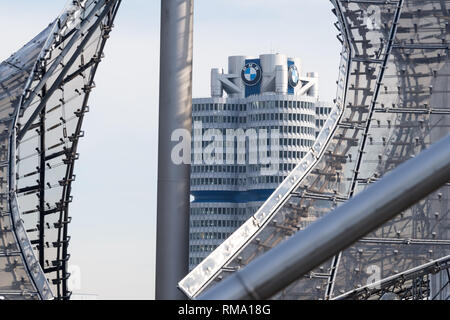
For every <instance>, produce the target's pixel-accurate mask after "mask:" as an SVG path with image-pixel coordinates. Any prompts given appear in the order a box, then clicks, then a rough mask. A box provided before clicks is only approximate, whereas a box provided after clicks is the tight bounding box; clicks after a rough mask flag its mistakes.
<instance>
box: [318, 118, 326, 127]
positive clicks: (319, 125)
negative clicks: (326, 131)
mask: <svg viewBox="0 0 450 320" xmlns="http://www.w3.org/2000/svg"><path fill="white" fill-rule="evenodd" d="M325 121H326V120H316V127H317V128H322V127H323V125H324V124H325Z"/></svg>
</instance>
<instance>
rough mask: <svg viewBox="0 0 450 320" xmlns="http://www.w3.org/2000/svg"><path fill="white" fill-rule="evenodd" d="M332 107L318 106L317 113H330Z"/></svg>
mask: <svg viewBox="0 0 450 320" xmlns="http://www.w3.org/2000/svg"><path fill="white" fill-rule="evenodd" d="M330 113H331V108H330V107H317V108H316V114H325V115H326V114H330Z"/></svg>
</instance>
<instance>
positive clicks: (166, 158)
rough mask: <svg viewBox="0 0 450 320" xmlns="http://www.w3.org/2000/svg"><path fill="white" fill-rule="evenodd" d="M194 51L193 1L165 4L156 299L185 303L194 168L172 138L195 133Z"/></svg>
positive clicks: (167, 0)
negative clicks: (177, 155) (180, 159)
mask: <svg viewBox="0 0 450 320" xmlns="http://www.w3.org/2000/svg"><path fill="white" fill-rule="evenodd" d="M192 47H193V0H162V1H161V51H160V54H161V57H160V62H161V64H160V92H159V97H160V98H159V99H160V100H159V147H158V205H157V244H156V246H157V248H156V299H164V300H166V299H184V298H185V297H184V295H183V294H182V293H181V292H180V291H178V289H177V283H178V281H180V280H181V279H182V278H183V277H184V276H185V275H186V274H187V273H188V271H189V270H188V269H189V264H188V262H189V261H188V259H189V205H190V202H189V198H190V197H189V190H190V164H184V163H183V164H181V165H176V164H175V163H174V162H173V161H172V159H171V153H172V148H173V146H174V143H173V142H172V141H171V138H172V133H173V132H174V131H175V130H177V129H186V130H188V132H191V127H192V120H191V110H192V56H193V50H192ZM176 143H177V142H176ZM186 143H187V145H188V146H190V141H188V142H186ZM186 151H189V157H190V150H186Z"/></svg>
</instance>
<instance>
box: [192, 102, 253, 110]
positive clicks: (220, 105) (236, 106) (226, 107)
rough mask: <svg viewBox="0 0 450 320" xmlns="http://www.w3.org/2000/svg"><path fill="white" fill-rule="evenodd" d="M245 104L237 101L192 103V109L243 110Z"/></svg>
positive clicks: (245, 107)
mask: <svg viewBox="0 0 450 320" xmlns="http://www.w3.org/2000/svg"><path fill="white" fill-rule="evenodd" d="M246 109H247V106H246V105H245V104H237V103H194V104H193V105H192V111H194V112H198V111H240V112H242V111H245V110H246Z"/></svg>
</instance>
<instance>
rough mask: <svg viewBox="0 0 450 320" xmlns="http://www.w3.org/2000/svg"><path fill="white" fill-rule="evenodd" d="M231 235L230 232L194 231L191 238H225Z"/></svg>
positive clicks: (190, 235)
mask: <svg viewBox="0 0 450 320" xmlns="http://www.w3.org/2000/svg"><path fill="white" fill-rule="evenodd" d="M230 235H231V233H229V232H192V233H190V234H189V239H190V240H225V239H226V238H228V237H229V236H230Z"/></svg>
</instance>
